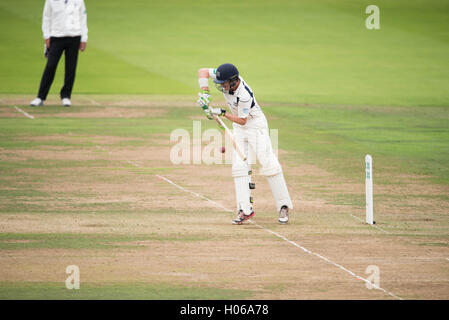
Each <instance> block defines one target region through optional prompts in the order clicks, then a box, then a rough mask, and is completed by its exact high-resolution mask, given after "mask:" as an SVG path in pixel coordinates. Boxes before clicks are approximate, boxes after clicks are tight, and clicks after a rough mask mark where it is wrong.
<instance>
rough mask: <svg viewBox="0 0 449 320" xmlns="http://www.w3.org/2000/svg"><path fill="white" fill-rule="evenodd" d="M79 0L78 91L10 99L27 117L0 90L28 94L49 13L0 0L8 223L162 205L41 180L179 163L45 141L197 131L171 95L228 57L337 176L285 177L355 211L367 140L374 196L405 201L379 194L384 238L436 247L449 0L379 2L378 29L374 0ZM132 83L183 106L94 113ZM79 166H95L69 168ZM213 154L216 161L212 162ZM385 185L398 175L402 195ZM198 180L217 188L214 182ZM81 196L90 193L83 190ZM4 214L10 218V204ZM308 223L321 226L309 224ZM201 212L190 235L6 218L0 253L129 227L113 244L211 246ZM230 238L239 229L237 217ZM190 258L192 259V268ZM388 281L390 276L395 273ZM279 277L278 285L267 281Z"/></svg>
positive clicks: (90, 178)
mask: <svg viewBox="0 0 449 320" xmlns="http://www.w3.org/2000/svg"><path fill="white" fill-rule="evenodd" d="M85 1H86V5H87V11H88V25H89V43H88V47H87V50H86V52H84V53H81V54H80V60H79V67H78V74H77V79H76V83H75V89H74V94H73V101H74V106H73V107H72V108H71V109H67V108H62V107H60V106H53V105H48V106H45V107H43V108H31V107H29V106H27V105H18V106H19V107H20V108H21V109H22V110H24V111H26V112H29V113H30V114H32V115H34V116H35V119H33V120H31V119H28V118H26V117H24V116H23V115H21V114H20V113H19V112H18V111H17V110H16V109H14V105H13V104H10V103H5V102H4V101H8V100H9V99H15V98H18V99H22V100H23V99H25V100H26V101H28V100H31V99H32V98H33V97H34V95H35V94H36V91H37V88H38V85H39V80H40V77H41V75H42V71H43V68H44V64H45V59H44V58H43V40H42V33H41V30H40V26H41V13H42V7H43V1H35V0H23V1H20V2H21V4H20V5H18V4H17V1H13V0H2V1H1V2H0V39H1V41H0V42H1V44H0V156H1V157H2V158H1V161H0V221H1V222H2V223H3V222H4V223H5V224H7V223H9V222H8V221H10V220H14V219H21V217H22V216H26V217H27V218H30V217H34V218H36V219H38V220H39V219H42V220H45V219H47V218H48V219H49V220H50V219H52V218H53V217H61V218H66V217H70V218H73V219H76V218H79V217H82V218H83V219H97V218H98V217H100V218H101V219H104V220H105V224H108V223H111V224H114V223H118V222H117V221H119V220H120V217H121V216H122V215H123V216H124V217H125V218H126V219H130V221H134V220H133V219H140V218H142V217H143V218H145V219H149V217H150V218H152V217H155V218H156V219H159V218H160V217H161V216H164V215H165V212H164V210H163V209H161V208H154V211H150V212H148V210H146V209H145V210H144V209H142V208H140V209H139V208H137V209H136V208H134V207H133V205H135V203H134V202H133V201H131V200H128V202H126V201H120V202H113V201H110V202H107V201H103V202H102V201H98V202H96V201H93V200H97V197H101V196H103V195H99V194H98V193H96V192H95V190H90V189H88V188H85V189H82V188H80V190H79V191H77V193H76V194H68V193H66V192H64V191H63V190H56V191H53V192H50V191H48V190H47V191H42V190H40V189H39V186H41V185H43V184H45V183H47V184H51V183H53V182H54V181H56V182H60V181H61V179H65V180H64V181H70V182H71V181H72V179H73V181H76V182H77V183H79V185H80V186H84V187H85V186H86V185H88V184H89V182H92V183H93V182H95V183H99V184H105V185H107V184H111V185H113V184H120V183H126V182H127V181H131V182H132V183H134V182H136V181H140V180H139V179H140V175H154V174H156V173H161V172H168V173H172V172H174V173H177V172H178V171H179V170H178V168H173V167H170V166H165V165H162V164H159V163H157V160H154V161H150V160H148V161H147V162H146V163H145V166H143V167H142V168H136V167H133V166H132V165H129V164H126V163H124V162H123V161H119V160H117V159H114V158H113V157H110V155H108V154H106V153H104V158H102V159H87V160H86V159H82V158H80V159H75V160H74V159H69V160H67V159H46V158H45V156H43V155H42V153H45V152H49V153H50V152H54V153H57V152H61V153H63V151H66V152H67V153H71V154H75V155H76V154H77V153H78V152H79V153H80V154H81V155H85V154H87V153H89V152H90V153H92V154H95V153H101V152H102V151H99V150H98V149H96V147H97V146H99V145H100V146H101V145H102V143H101V142H99V141H101V139H99V137H111V138H112V142H110V143H106V147H107V148H111V149H112V150H123V149H126V148H128V149H129V150H133V148H145V147H153V146H154V145H156V146H158V147H161V146H167V145H168V137H169V134H170V132H172V130H174V129H177V128H185V129H187V130H189V131H191V130H192V120H191V119H192V118H194V117H197V116H201V115H202V114H201V110H200V109H199V108H192V107H177V106H175V105H176V104H175V102H176V101H177V100H182V102H183V103H185V102H186V101H187V100H186V99H190V100H189V101H192V102H194V101H195V100H196V98H197V96H196V94H197V91H198V84H197V76H196V74H197V70H198V68H200V67H216V66H218V65H219V64H221V63H223V62H233V63H235V64H236V65H237V66H238V67H239V69H240V71H241V73H242V76H243V77H244V78H245V80H247V81H248V83H249V84H250V85H251V87H252V88H253V89H254V91H255V94H256V97H257V99H258V102H259V103H260V104H261V105H262V107H263V110H264V112H265V113H266V115H267V118H268V121H269V125H270V127H271V128H275V129H278V130H279V148H280V149H281V150H282V151H283V152H284V151H285V153H282V164H283V166H284V167H286V168H289V167H296V166H298V165H300V164H313V165H315V166H316V167H318V168H321V169H322V170H324V171H326V172H329V173H331V174H332V175H333V176H332V182H331V183H330V184H329V181H327V180H326V178H325V177H320V176H313V175H311V176H301V177H300V178H297V180H295V179H296V178H293V177H288V176H287V177H286V179H287V181H288V182H289V183H291V184H292V185H295V186H297V187H298V188H300V189H301V190H302V191H303V192H304V193H305V195H307V196H310V197H312V198H314V197H315V198H319V199H324V200H325V201H326V203H328V204H331V205H346V206H348V208H349V207H351V208H356V209H358V210H359V212H360V215H359V216H360V217H362V216H363V210H364V194H363V192H364V189H363V183H364V172H363V166H364V157H365V155H366V154H371V155H372V156H373V159H374V184H375V201H376V206H378V207H383V208H388V209H390V208H392V209H391V210H392V211H393V209H397V208H399V209H400V210H399V209H398V210H397V212H399V213H397V212H396V211H395V212H396V213H397V214H392V213H391V212H390V211H389V210H385V211H381V212H379V211H376V217H377V218H378V219H379V220H378V221H379V224H378V225H380V227H382V228H383V229H385V230H387V231H388V232H390V235H382V237H383V236H384V238H382V237H379V238H377V241H378V242H382V241H389V242H391V243H393V242H396V241H397V240H398V239H399V240H400V241H397V242H401V241H402V240H404V239H405V241H409V242H413V243H415V244H418V245H419V246H425V247H426V248H434V247H437V249H438V248H447V246H448V243H449V235H448V232H447V230H449V219H448V217H447V211H446V213H442V212H443V211H444V209H445V208H448V204H449V196H448V193H447V192H444V191H445V190H446V191H447V188H448V187H449V126H448V121H449V109H448V108H449V90H448V88H449V72H448V71H449V60H448V58H447V57H448V53H449V2H448V1H435V0H433V1H403V0H400V1H386V0H380V1H377V2H376V3H375V4H377V5H378V6H379V7H380V18H381V22H380V24H381V29H380V30H367V29H366V28H365V19H366V17H367V15H366V14H365V8H366V6H367V5H369V4H373V3H372V2H370V1H285V0H284V1H276V2H273V1H271V2H270V1H265V0H262V1H260V0H259V1H227V2H211V1H194V2H186V1H172V0H165V1H159V0H157V1H144V0H132V1H127V2H123V1H119V0H109V1H104V0H101V1H88V0H85ZM62 77H63V64H60V66H59V69H58V74H57V77H56V79H55V82H54V84H53V87H52V90H51V92H50V93H51V94H52V97H55V95H57V93H58V91H59V89H60V86H61V82H62ZM127 96H129V97H131V99H130V100H136V101H137V100H140V101H146V100H148V101H156V102H155V103H156V107H155V109H163V108H162V107H160V106H157V102H158V101H159V102H160V101H162V100H166V101H165V102H164V105H166V104H170V102H172V101H173V106H167V107H166V108H165V110H164V111H165V113H161V114H158V115H155V116H151V115H148V116H143V117H132V118H120V117H112V116H111V117H108V116H104V117H89V116H86V114H88V113H89V112H101V113H103V114H105V115H107V112H108V108H109V106H107V104H105V103H103V102H102V101H105V100H110V101H115V100H119V99H122V98H123V97H127ZM213 96H214V99H218V98H219V94H218V92H216V91H213ZM81 97H91V98H92V99H94V100H95V101H100V102H102V103H101V104H100V105H90V103H85V104H84V103H83V104H79V103H78V102H77V101H79V100H77V99H78V98H81ZM215 101H216V100H215ZM127 108H128V109H127ZM145 108H146V107H143V106H136V107H135V106H132V105H131V106H128V107H122V109H123V110H122V111H123V112H127V110H131V109H134V111H136V110H137V109H145ZM137 111H139V110H137ZM68 112H70V113H71V115H70V117H69V116H67V113H68ZM81 113H83V114H84V115H83V116H82V117H81V116H80V117H78V116H77V114H81ZM202 124H203V129H207V128H215V127H216V124H215V123H214V122H212V121H207V120H206V119H205V118H204V120H203V121H202ZM120 139H122V140H120ZM27 151H36V152H42V153H41V154H37V153H36V154H32V153H26V152H27ZM22 152H23V154H22ZM24 154H25V155H24ZM52 154H53V153H52ZM72 170H74V172H77V173H78V172H80V171H81V170H85V172H87V173H90V174H86V175H85V176H84V175H81V176H74V173H73V172H72ZM77 170H78V171H77ZM207 170H211V171H212V169H211V168H210V167H207ZM109 173H114V174H115V176H114V175H112V174H109ZM131 176H132V179H135V180H131V178H130V177H131ZM180 176H182V175H181V174H180ZM127 179H129V180H127ZM229 179H231V177H229ZM185 181H186V180H184V181H183V183H185ZM339 183H341V184H352V185H357V184H359V185H361V186H362V188H361V190H346V191H342V190H341V189H340V190H339V191H335V190H333V187H332V186H333V185H334V186H335V185H336V184H339ZM410 184H414V185H415V186H417V185H419V184H422V185H423V186H426V187H427V188H428V189H427V190H426V192H425V193H424V192H423V193H416V192H415V193H411V194H401V192H400V191H401V190H402V189H401V188H407V187H408V186H409V185H410ZM183 185H185V186H186V187H189V185H187V183H186V184H183ZM388 187H397V188H398V190H399V191H397V192H396V193H395V194H392V193H391V192H389V191H388ZM378 190H387V191H384V192H383V193H379V192H378ZM404 190H405V189H404ZM442 190H443V191H442ZM176 191H177V190H173V191H170V192H172V193H170V194H169V196H170V197H171V198H172V199H173V198H176V197H178V196H179V194H178V193H176ZM196 191H198V192H199V193H206V195H207V196H211V195H209V194H207V192H208V190H196ZM144 193H145V190H143V191H142V194H144ZM118 195H120V194H118ZM74 198H76V200H80V199H81V200H85V201H84V202H83V201H80V203H78V202H75V201H74ZM91 200H92V201H91ZM49 204H51V205H49ZM429 204H431V206H429ZM376 208H377V207H376ZM139 210H140V211H139ZM186 210H187V211H188V212H187V213H186V216H189V215H195V214H199V215H202V216H203V215H204V217H205V216H206V214H205V213H204V212H199V213H197V212H194V210H195V209H193V208H188V209H186ZM351 212H352V211H351ZM178 213H179V212H178ZM409 213H410V215H409ZM140 214H141V215H142V216H139V215H140ZM264 214H265V215H266V216H268V213H261V214H260V215H259V216H258V218H259V217H260V218H259V219H261V220H262V221H264V220H263V219H264V218H265V219H267V218H266V216H264ZM6 216H7V217H8V220H7V219H5V220H1V219H3V217H6ZM12 216H13V217H12ZM136 217H137V218H136ZM377 218H376V219H377ZM208 219H209V218H208ZM297 219H298V220H297V221H298V224H297V225H294V224H293V226H292V228H296V229H287V230H291V231H288V232H290V234H289V236H293V237H294V236H295V235H298V236H299V235H300V236H303V237H304V238H305V240H307V237H312V236H314V235H316V234H318V236H317V237H316V238H314V239H315V240H316V243H317V245H319V244H320V241H318V238H319V237H322V238H325V237H326V236H327V234H326V232H327V231H323V230H327V229H326V228H329V230H332V232H335V235H338V236H341V238H344V237H345V236H347V235H348V234H349V235H350V236H352V235H353V234H357V235H358V236H360V234H362V236H364V235H365V234H364V232H368V231H366V230H365V229H363V227H360V225H355V224H354V222H353V221H352V220H354V219H352V218H351V217H349V214H346V215H345V216H343V215H338V214H335V215H333V214H331V213H321V215H318V214H317V213H315V212H308V213H305V214H304V215H303V216H302V217H298V218H297ZM39 221H41V220H39ZM226 221H227V220H226ZM350 221H352V222H350ZM327 223H329V225H326V224H327ZM351 223H352V224H351ZM91 225H97V223H96V222H95V223H92V224H91ZM306 226H307V227H309V228H311V229H306V230H305V231H304V230H303V229H302V228H306ZM121 227H126V226H125V225H122V226H121ZM197 227H198V226H196V225H187V226H185V228H186V229H187V230H188V231H189V232H191V230H195V232H192V233H191V234H190V233H187V234H185V235H184V234H182V232H183V231H178V232H179V233H174V234H157V233H154V234H153V233H152V232H150V233H148V234H133V233H132V232H129V233H126V232H124V233H123V234H116V233H108V232H106V231H107V230H106V231H105V232H101V233H93V234H88V233H71V232H69V231H67V230H65V231H60V232H56V231H54V230H53V231H48V232H33V230H24V231H23V232H22V231H15V230H13V232H12V231H11V230H10V231H8V232H2V233H0V256H2V258H3V257H7V255H6V254H3V253H11V254H15V253H17V252H24V253H25V254H26V253H30V252H34V251H33V250H37V251H36V252H44V251H45V250H49V251H50V252H56V251H57V250H61V249H67V250H73V251H71V254H73V256H74V257H76V254H77V252H78V251H77V250H82V252H83V253H85V252H86V251H89V250H92V252H94V251H95V250H97V251H95V252H101V253H102V254H104V255H109V254H112V253H111V252H116V251H114V250H118V251H120V250H122V251H126V250H128V249H129V250H144V249H142V248H138V249H136V248H135V247H134V245H133V244H129V245H123V244H122V245H117V242H133V241H157V242H158V243H159V242H161V243H164V244H166V243H169V244H171V243H175V244H179V243H181V244H184V243H190V242H198V243H199V245H200V246H201V243H205V242H207V241H209V240H211V239H210V238H211V235H210V234H207V233H202V232H200V231H196V229H197ZM289 227H290V226H289ZM270 228H271V225H270ZM313 228H315V229H313ZM180 230H184V231H185V229H181V228H180ZM243 230H244V231H247V230H245V229H243ZM276 230H278V229H276ZM310 230H312V231H310ZM151 231H154V230H151ZM281 231H283V230H281ZM314 232H316V234H315V233H314ZM242 233H243V232H242ZM390 237H391V238H390ZM362 238H363V237H362ZM223 239H225V240H230V239H232V233H230V234H229V235H226V237H223V238H222V239H221V240H223ZM300 240H303V239H302V238H301V239H300ZM117 246H119V247H117ZM39 250H40V251H39ZM53 250H55V251H53ZM323 250H324V249H323ZM428 250H429V252H430V251H431V250H432V249H428ZM122 251H120V252H122ZM45 252H46V251H45ZM57 252H59V251H57ZM89 252H90V251H89ZM318 252H321V251H320V250H319V248H318ZM411 252H412V253H414V251H411ZM37 254H39V253H37ZM373 254H374V253H373ZM348 257H350V254H348ZM5 259H6V258H5ZM380 259H381V258H379V260H380ZM392 264H393V263H392ZM30 268H31V269H32V267H30ZM188 268H190V266H186V269H188ZM446 269H447V268H446ZM61 270H63V269H61ZM192 270H193V271H195V272H196V271H197V269H195V268H194V267H192ZM192 270H187V271H186V272H185V273H188V272H190V271H192ZM184 271H185V270H184ZM363 271H364V269H361V271H360V272H361V273H363ZM2 272H6V271H4V270H3V271H0V274H1V275H4V274H6V273H2ZM180 273H182V272H180ZM193 273H194V272H193ZM447 275H448V274H447V270H446V271H445V272H443V273H441V274H440V278H443V279H447ZM64 276H65V274H62V277H61V279H64ZM386 277H387V276H386ZM4 278H5V277H2V281H0V299H41V298H43V299H55V298H56V299H59V298H61V299H73V298H74V299H96V298H104V299H111V298H112V299H120V298H123V299H128V298H130V299H141V298H143V299H205V298H212V299H215V298H216V299H240V298H245V297H246V298H248V297H250V298H251V297H253V296H254V295H257V294H260V290H259V291H258V290H256V289H254V290H253V289H251V288H248V290H240V289H235V290H233V289H229V288H230V287H231V288H232V285H231V284H230V282H229V283H227V282H226V281H227V280H226V279H225V280H223V281H222V282H219V281H217V282H216V283H213V284H210V285H209V286H199V285H198V286H196V285H195V283H186V284H185V285H179V284H172V283H166V282H160V283H157V282H155V283H140V284H139V285H136V284H135V283H134V282H132V281H130V282H126V281H124V282H122V283H101V281H99V282H98V283H96V282H90V283H85V285H84V286H83V283H82V287H83V290H80V291H79V292H70V291H67V290H66V289H65V288H63V287H62V286H63V281H60V282H55V281H53V280H48V281H46V280H42V281H40V280H36V281H35V282H34V280H31V281H17V282H14V281H13V282H11V281H8V280H7V279H6V280H5V279H4ZM382 281H384V280H382ZM387 283H388V284H391V285H392V286H394V285H395V281H391V282H387ZM397 283H400V282H399V281H398V282H397ZM423 283H424V284H426V279H424V280H423ZM446 283H447V281H446ZM282 286H283V284H270V285H268V286H267V287H266V288H276V287H282ZM411 286H413V285H411ZM404 287H405V286H404ZM421 289H422V288H421ZM264 290H265V289H264ZM266 290H269V289H266ZM270 290H271V289H270ZM273 290H274V289H273ZM397 290H398V291H399V292H397V291H395V292H397V293H399V294H402V293H403V292H401V290H403V291H404V295H405V296H407V294H409V297H412V298H413V297H415V298H426V297H427V296H425V294H424V293H423V295H420V293H419V292H420V288H417V289H416V291H413V293H408V292H407V290H406V289H403V288H402V287H400V286H399V285H398V288H397ZM343 298H344V297H343Z"/></svg>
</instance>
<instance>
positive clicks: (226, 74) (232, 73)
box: [214, 63, 239, 84]
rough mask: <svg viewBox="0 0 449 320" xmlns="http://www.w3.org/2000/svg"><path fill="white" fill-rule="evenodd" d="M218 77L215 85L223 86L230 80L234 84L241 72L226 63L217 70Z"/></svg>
mask: <svg viewBox="0 0 449 320" xmlns="http://www.w3.org/2000/svg"><path fill="white" fill-rule="evenodd" d="M216 76H217V78H216V79H214V82H215V83H218V84H222V83H224V82H226V81H228V80H229V81H231V82H232V81H233V80H237V79H238V78H239V71H238V70H237V68H236V67H235V66H234V65H233V64H231V63H224V64H222V65H221V66H219V67H218V68H217V71H216Z"/></svg>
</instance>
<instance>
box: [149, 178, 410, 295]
mask: <svg viewBox="0 0 449 320" xmlns="http://www.w3.org/2000/svg"><path fill="white" fill-rule="evenodd" d="M156 177H158V178H159V179H162V180H165V181H166V182H168V183H170V184H171V185H173V186H175V187H176V188H178V189H180V190H182V191H184V192H187V193H190V194H193V195H194V196H196V197H198V198H201V199H204V200H207V201H209V202H210V203H212V204H214V205H215V206H217V207H220V208H221V209H223V210H225V211H226V212H230V213H233V212H234V211H232V210H230V209H228V208H225V207H224V206H222V205H221V204H219V203H218V202H215V201H213V200H211V199H209V198H207V197H205V196H203V195H201V194H199V193H196V192H193V191H190V190H187V189H186V188H183V187H181V186H179V185H177V184H176V183H174V182H173V181H171V180H170V179H168V178H166V177H164V176H161V175H158V174H157V175H156ZM248 221H249V222H250V223H252V224H253V225H255V226H256V227H258V228H260V229H262V230H265V231H266V232H268V233H271V234H273V235H275V236H276V237H278V238H280V239H282V240H284V241H286V242H287V243H290V244H291V245H293V246H295V247H297V248H299V249H301V250H302V251H304V252H306V253H308V254H310V255H313V256H315V257H318V258H320V259H321V260H324V261H326V262H327V263H329V264H331V265H333V266H334V267H337V268H339V269H341V270H343V271H345V272H346V273H349V274H350V275H351V276H353V277H354V278H356V279H358V280H362V281H364V282H365V283H369V284H370V285H371V286H372V287H373V288H375V289H378V290H381V291H383V292H385V293H386V294H388V295H390V296H391V297H393V298H395V299H399V300H403V299H402V298H401V297H399V296H397V295H395V294H394V293H391V292H389V291H387V290H385V289H383V288H381V287H379V286H377V285H376V284H374V283H372V282H371V281H369V280H368V279H365V278H363V277H361V276H358V275H357V274H355V273H354V272H352V271H351V270H349V269H347V268H345V267H343V266H342V265H340V264H338V263H335V262H333V261H332V260H330V259H328V258H326V257H324V256H322V255H320V254H318V253H315V252H313V251H310V250H309V249H307V248H305V247H303V246H301V245H300V244H298V243H296V242H294V241H292V240H289V239H287V238H286V237H284V236H283V235H280V234H279V233H277V232H274V231H272V230H270V229H268V228H265V227H263V226H261V225H259V224H257V223H255V222H254V221H252V220H251V219H250V220H248Z"/></svg>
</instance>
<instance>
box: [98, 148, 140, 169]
mask: <svg viewBox="0 0 449 320" xmlns="http://www.w3.org/2000/svg"><path fill="white" fill-rule="evenodd" d="M95 147H96V148H97V149H98V150H101V151H104V152H107V153H109V154H110V155H112V153H111V152H109V151H108V150H106V149H105V148H103V147H100V146H95ZM126 162H127V163H129V164H130V165H133V166H135V167H138V168H142V166H141V165H140V164H138V163H136V162H134V161H131V160H126Z"/></svg>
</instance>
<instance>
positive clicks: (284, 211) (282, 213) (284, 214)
mask: <svg viewBox="0 0 449 320" xmlns="http://www.w3.org/2000/svg"><path fill="white" fill-rule="evenodd" d="M278 221H279V223H280V224H286V223H287V222H288V207H287V206H282V207H281V210H279V220H278Z"/></svg>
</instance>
